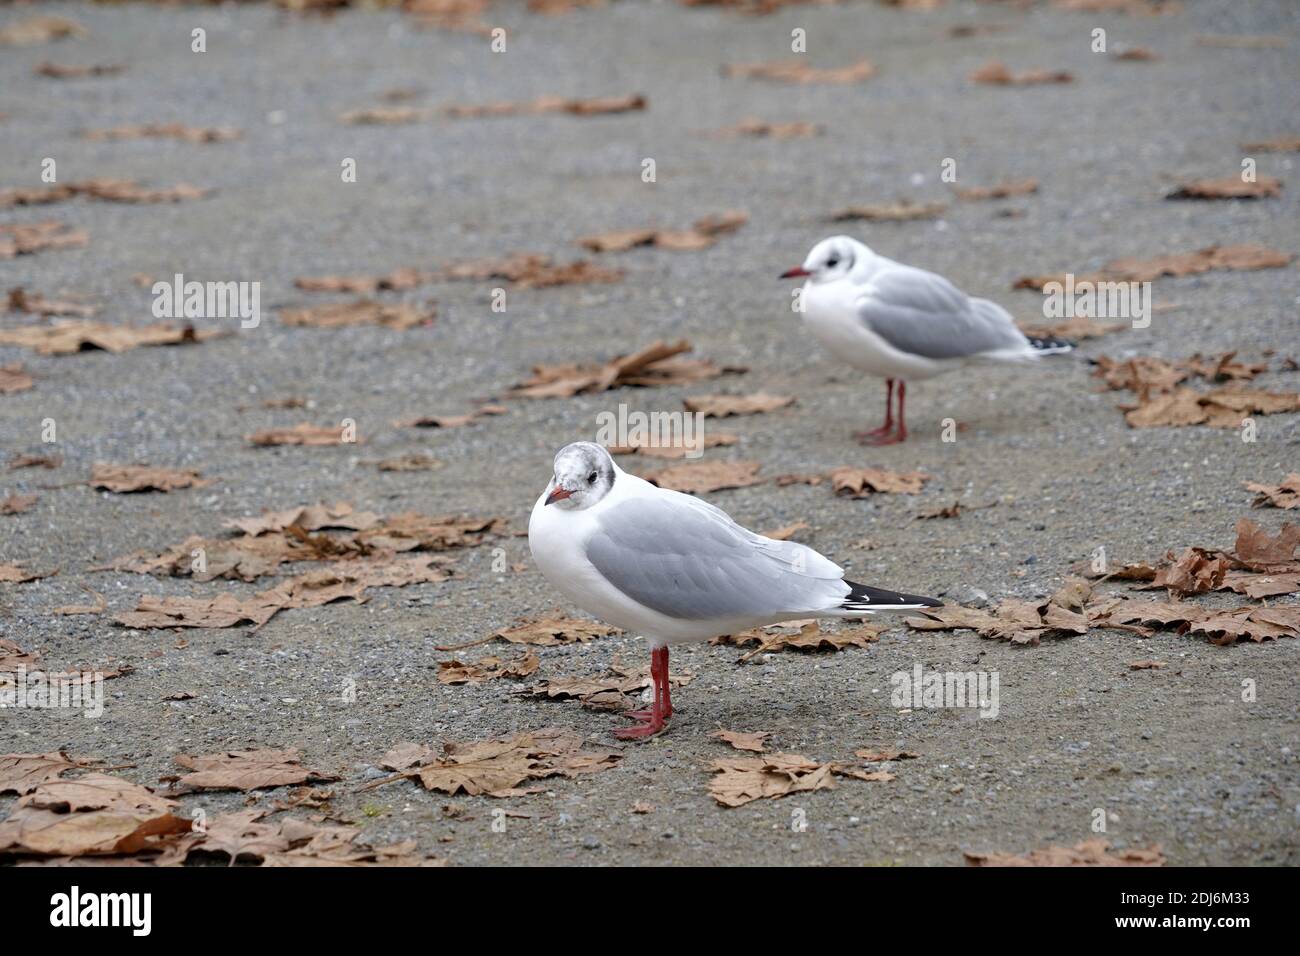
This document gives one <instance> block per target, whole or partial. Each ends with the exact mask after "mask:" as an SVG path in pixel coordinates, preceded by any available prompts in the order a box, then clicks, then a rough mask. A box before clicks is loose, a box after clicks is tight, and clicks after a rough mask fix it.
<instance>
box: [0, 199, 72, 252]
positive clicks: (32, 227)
mask: <svg viewBox="0 0 1300 956" xmlns="http://www.w3.org/2000/svg"><path fill="white" fill-rule="evenodd" d="M2 205H4V202H3V194H2V193H0V206H2ZM89 241H90V234H89V233H87V232H86V231H85V230H84V229H74V228H72V227H71V226H69V225H67V224H66V223H62V222H54V221H47V222H21V223H9V224H0V259H12V258H13V257H14V256H26V255H31V254H33V253H36V252H45V251H46V250H49V249H75V248H78V247H80V246H84V245H85V244H86V243H87V242H89Z"/></svg>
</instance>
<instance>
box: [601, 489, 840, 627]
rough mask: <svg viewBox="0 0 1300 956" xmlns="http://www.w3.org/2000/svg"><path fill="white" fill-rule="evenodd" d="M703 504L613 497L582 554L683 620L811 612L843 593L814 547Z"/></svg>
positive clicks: (617, 582)
mask: <svg viewBox="0 0 1300 956" xmlns="http://www.w3.org/2000/svg"><path fill="white" fill-rule="evenodd" d="M702 504H703V502H698V501H696V500H695V499H692V498H691V497H690V496H688V495H680V496H677V495H664V496H656V497H654V498H634V499H631V500H628V501H624V502H622V503H620V504H617V505H615V506H614V507H612V508H610V509H609V510H608V511H607V512H605V513H604V514H602V515H601V517H600V522H599V528H598V530H597V531H596V533H595V534H594V535H592V537H591V539H590V540H589V541H588V542H587V558H588V560H590V561H591V563H592V564H593V565H595V567H596V570H597V571H599V572H600V573H601V575H603V576H604V577H605V579H606V580H608V581H609V582H610V583H611V584H613V585H614V587H616V588H618V589H619V590H620V591H622V592H623V593H624V594H625V595H627V596H628V597H630V598H632V599H633V600H635V601H637V602H639V603H641V604H643V605H645V606H646V607H648V608H651V609H653V610H655V611H658V612H659V613H661V614H665V615H667V616H668V617H674V618H679V619H685V620H710V619H713V618H726V617H756V618H761V617H770V616H775V615H781V614H804V613H808V614H811V613H814V612H816V611H822V610H826V609H829V608H834V607H837V606H838V605H839V604H840V603H841V602H842V601H843V600H844V598H845V597H846V596H847V595H848V593H849V586H848V585H847V584H845V583H844V582H843V581H842V580H841V579H840V576H841V575H842V573H843V572H842V571H841V570H840V569H839V568H838V567H837V566H836V565H835V564H833V563H832V562H831V561H829V560H827V559H826V558H824V557H822V556H821V555H820V554H817V552H815V551H813V550H812V549H810V548H805V547H804V546H803V545H800V544H796V543H794V542H778V541H772V540H771V539H768V538H763V537H762V536H760V535H756V534H753V533H752V532H750V531H746V530H745V529H744V528H742V527H740V525H738V524H736V523H735V522H734V521H732V520H731V519H730V518H729V517H727V515H726V514H725V513H723V512H721V511H718V510H717V509H715V508H712V507H711V506H708V505H705V506H704V507H700V505H702ZM783 546H784V547H783Z"/></svg>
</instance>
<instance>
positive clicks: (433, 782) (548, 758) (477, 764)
mask: <svg viewBox="0 0 1300 956" xmlns="http://www.w3.org/2000/svg"><path fill="white" fill-rule="evenodd" d="M622 757H623V755H622V753H621V752H619V751H617V750H614V749H612V748H603V747H595V746H592V745H590V744H588V743H587V742H586V741H585V740H583V738H582V737H581V736H580V735H578V734H577V733H574V732H573V731H571V730H563V729H561V728H558V727H547V728H545V729H542V730H535V731H531V732H527V733H522V734H519V735H518V736H516V737H513V738H510V739H508V740H505V739H500V738H497V739H493V740H484V741H480V742H477V743H468V744H445V745H444V746H443V755H442V756H441V757H431V758H429V759H428V760H427V761H424V762H422V763H420V764H419V765H417V766H415V767H412V768H410V769H407V770H405V771H403V772H402V773H401V774H400V775H398V776H397V777H390V778H387V779H385V780H381V781H377V782H376V784H372V785H371V786H379V785H382V784H385V783H388V782H390V781H392V780H397V779H417V780H419V781H420V782H421V783H422V784H423V785H424V787H425V789H426V790H438V791H440V792H442V793H447V794H451V795H452V796H455V795H456V794H458V793H464V794H467V795H469V796H480V795H486V796H489V797H515V796H522V795H524V794H527V793H533V792H536V790H537V789H540V788H532V787H530V788H526V789H524V788H521V786H520V785H521V784H526V783H528V782H530V781H534V780H544V779H546V778H548V777H556V776H559V777H570V778H571V777H576V776H579V775H581V774H587V773H599V772H601V771H602V770H609V769H611V768H613V767H615V766H617V765H618V762H619V761H620V760H621V759H622Z"/></svg>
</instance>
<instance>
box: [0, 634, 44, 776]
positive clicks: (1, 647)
mask: <svg viewBox="0 0 1300 956" xmlns="http://www.w3.org/2000/svg"><path fill="white" fill-rule="evenodd" d="M40 658H41V655H40V653H39V652H38V651H25V650H23V649H22V648H21V647H19V646H18V645H17V644H15V643H14V642H13V641H10V640H6V639H5V638H3V637H0V674H13V673H16V672H17V670H18V668H19V667H25V668H27V669H28V670H35V669H36V666H37V662H38V661H39V660H40ZM2 767H3V758H0V768H2ZM3 792H4V791H3V790H2V789H0V793H3Z"/></svg>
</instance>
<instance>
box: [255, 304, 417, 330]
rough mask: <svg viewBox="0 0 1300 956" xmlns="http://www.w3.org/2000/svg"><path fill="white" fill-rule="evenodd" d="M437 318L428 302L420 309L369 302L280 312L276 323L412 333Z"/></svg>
mask: <svg viewBox="0 0 1300 956" xmlns="http://www.w3.org/2000/svg"><path fill="white" fill-rule="evenodd" d="M436 316H437V310H436V309H435V308H434V304H433V303H432V302H430V303H427V304H426V305H425V306H424V307H420V306H417V305H413V304H410V303H406V302H395V303H383V302H375V301H373V300H371V299H358V300H356V301H355V302H331V303H329V304H328V305H317V306H313V307H311V308H305V309H284V310H282V311H281V312H280V321H281V322H283V323H284V324H285V325H297V326H310V327H312V328H318V329H339V328H344V327H346V326H355V325H377V326H381V327H383V328H386V329H399V330H401V329H413V328H415V327H416V326H420V325H431V324H432V323H433V321H434V318H435V317H436Z"/></svg>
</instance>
